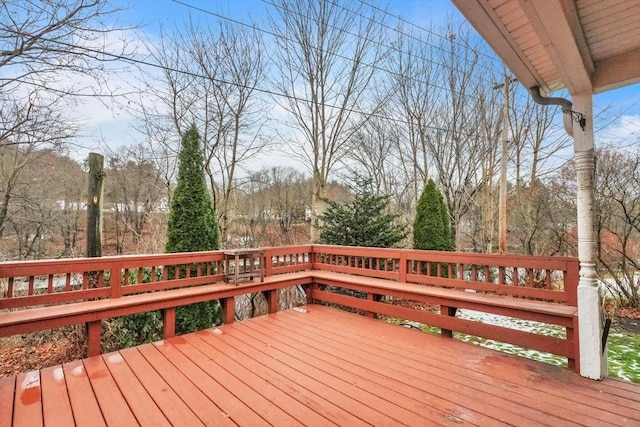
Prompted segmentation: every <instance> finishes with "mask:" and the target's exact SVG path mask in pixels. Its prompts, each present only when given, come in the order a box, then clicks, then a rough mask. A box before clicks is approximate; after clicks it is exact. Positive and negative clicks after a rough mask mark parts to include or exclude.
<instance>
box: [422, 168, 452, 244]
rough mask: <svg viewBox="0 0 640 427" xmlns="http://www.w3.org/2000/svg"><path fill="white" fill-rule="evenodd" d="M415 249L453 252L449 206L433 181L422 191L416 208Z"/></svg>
mask: <svg viewBox="0 0 640 427" xmlns="http://www.w3.org/2000/svg"><path fill="white" fill-rule="evenodd" d="M413 247H414V249H422V250H436V251H451V250H453V242H452V239H451V228H450V226H449V213H448V212H447V205H446V204H445V202H444V197H442V193H440V191H439V190H438V188H437V187H436V184H435V183H434V182H433V180H432V179H430V180H429V182H428V183H427V185H426V186H425V187H424V189H423V190H422V194H421V195H420V200H418V206H417V207H416V217H415V220H414V221H413Z"/></svg>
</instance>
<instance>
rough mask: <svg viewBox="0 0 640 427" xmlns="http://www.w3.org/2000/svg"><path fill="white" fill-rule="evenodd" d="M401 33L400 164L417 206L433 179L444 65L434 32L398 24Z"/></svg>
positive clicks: (396, 105) (396, 67)
mask: <svg viewBox="0 0 640 427" xmlns="http://www.w3.org/2000/svg"><path fill="white" fill-rule="evenodd" d="M397 33H398V37H397V40H396V43H395V45H394V50H393V54H392V55H391V58H392V59H391V61H390V67H389V68H390V71H391V79H392V80H393V84H392V86H391V92H392V94H393V96H392V97H391V102H390V103H391V105H392V109H393V110H395V111H396V112H397V115H398V117H400V118H401V119H402V121H403V132H402V134H401V136H400V138H398V140H397V141H398V144H399V145H398V155H399V156H400V164H401V165H402V166H403V168H404V169H405V177H406V178H405V179H407V180H408V182H407V184H410V188H411V189H412V190H413V191H412V193H413V194H412V199H413V200H412V206H415V205H416V203H417V201H418V198H419V197H420V194H421V192H422V187H423V186H424V184H425V183H426V182H427V181H428V179H429V163H430V157H432V156H433V153H432V152H431V151H430V141H429V140H430V138H433V134H434V132H433V127H434V126H435V124H436V116H437V114H438V111H439V109H440V108H441V107H442V105H441V102H440V100H441V96H442V89H441V88H440V87H439V84H440V79H441V76H442V73H443V71H444V70H443V68H442V67H441V66H440V64H439V63H438V58H437V48H436V47H435V45H434V44H433V43H434V42H433V40H432V38H433V37H432V36H431V34H432V33H427V36H426V39H423V38H422V37H421V36H417V35H415V34H413V33H410V32H406V31H405V30H404V29H403V28H398V31H397Z"/></svg>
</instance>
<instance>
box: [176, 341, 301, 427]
mask: <svg viewBox="0 0 640 427" xmlns="http://www.w3.org/2000/svg"><path fill="white" fill-rule="evenodd" d="M169 342H171V343H172V344H174V345H175V346H176V348H177V349H178V350H180V351H181V352H182V353H183V354H184V355H185V357H188V358H189V359H190V360H191V361H192V362H193V363H194V364H196V365H197V366H198V367H199V368H200V369H202V371H203V372H205V373H207V374H208V375H209V376H210V377H211V378H213V379H215V380H216V381H217V382H219V383H220V385H221V386H222V387H224V388H225V389H226V390H227V391H228V392H230V393H232V394H233V395H234V396H236V398H238V399H242V401H243V402H245V404H246V405H247V406H249V407H250V408H251V409H252V410H253V411H255V412H256V413H257V414H259V415H260V416H261V417H262V418H263V419H264V420H265V421H267V422H268V423H269V424H271V425H276V424H277V425H281V426H302V425H303V424H302V423H301V422H299V421H296V420H295V419H294V418H292V417H291V416H290V415H288V414H287V413H286V412H285V411H284V410H282V409H281V408H280V407H278V406H276V405H275V404H274V403H272V402H271V401H269V400H268V399H267V398H265V397H264V396H262V395H261V394H260V393H258V391H257V389H258V388H259V387H260V385H258V384H256V381H251V379H250V376H246V375H241V373H238V374H240V375H241V377H242V380H240V379H239V378H237V377H235V376H234V375H232V374H231V372H230V371H228V370H227V369H225V367H224V366H222V365H221V364H220V363H218V362H217V361H216V360H214V359H213V358H210V357H208V356H207V355H205V354H204V353H202V352H201V351H200V350H198V348H197V347H194V346H193V345H192V344H191V343H190V342H189V341H188V340H187V337H176V338H172V339H170V340H169ZM243 380H244V381H247V382H252V383H253V385H252V386H251V385H247V384H245V383H244V382H243Z"/></svg>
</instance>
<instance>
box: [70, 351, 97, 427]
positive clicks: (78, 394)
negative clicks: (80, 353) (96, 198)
mask: <svg viewBox="0 0 640 427" xmlns="http://www.w3.org/2000/svg"><path fill="white" fill-rule="evenodd" d="M62 369H63V370H64V378H65V381H66V383H67V392H68V393H69V401H70V402H71V410H72V411H73V419H74V420H75V422H76V425H78V426H86V425H95V426H98V427H99V426H106V423H105V421H104V418H103V416H102V411H101V410H100V405H99V404H98V401H97V400H96V398H95V395H94V393H93V388H92V387H91V382H89V377H88V376H87V372H86V371H85V369H84V365H83V364H82V360H74V361H73V362H69V363H65V364H64V365H62Z"/></svg>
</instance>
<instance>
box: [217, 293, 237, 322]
mask: <svg viewBox="0 0 640 427" xmlns="http://www.w3.org/2000/svg"><path fill="white" fill-rule="evenodd" d="M220 306H221V307H222V322H223V323H233V321H234V320H235V317H236V312H235V307H236V304H235V298H234V297H227V298H220Z"/></svg>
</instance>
